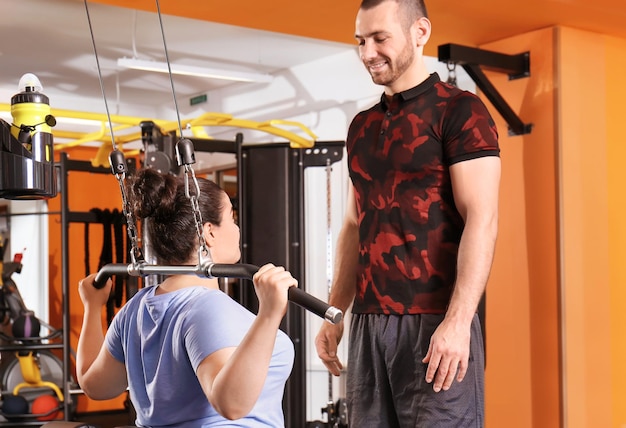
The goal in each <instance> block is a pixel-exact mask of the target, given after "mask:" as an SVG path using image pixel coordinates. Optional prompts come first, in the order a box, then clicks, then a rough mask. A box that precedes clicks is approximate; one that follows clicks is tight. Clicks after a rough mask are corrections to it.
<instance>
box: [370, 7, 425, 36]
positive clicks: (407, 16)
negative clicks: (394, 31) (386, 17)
mask: <svg viewBox="0 0 626 428" xmlns="http://www.w3.org/2000/svg"><path fill="white" fill-rule="evenodd" d="M386 1H394V2H396V3H398V6H399V10H400V13H401V14H402V15H401V16H400V18H401V19H402V23H403V26H404V28H405V30H408V28H409V27H410V26H411V25H412V24H413V23H414V22H415V21H417V20H418V19H419V18H422V17H424V18H428V11H427V10H426V3H425V2H424V0H362V1H361V7H360V9H363V10H367V9H372V8H374V7H376V6H378V5H380V4H382V3H384V2H386Z"/></svg>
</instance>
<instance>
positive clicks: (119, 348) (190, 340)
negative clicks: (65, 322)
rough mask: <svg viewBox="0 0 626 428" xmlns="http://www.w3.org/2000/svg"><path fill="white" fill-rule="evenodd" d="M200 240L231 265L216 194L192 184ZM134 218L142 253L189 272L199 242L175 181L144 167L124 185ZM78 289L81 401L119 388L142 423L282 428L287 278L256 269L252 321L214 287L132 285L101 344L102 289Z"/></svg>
mask: <svg viewBox="0 0 626 428" xmlns="http://www.w3.org/2000/svg"><path fill="white" fill-rule="evenodd" d="M198 182H199V186H200V197H199V200H198V204H199V207H200V211H201V214H202V219H203V223H204V224H203V237H204V240H205V241H206V244H207V246H208V248H209V251H210V253H211V259H212V261H213V262H215V263H236V262H237V261H238V260H239V258H240V255H241V254H240V249H239V228H238V226H237V225H236V223H235V220H234V216H233V208H232V205H231V203H230V199H229V198H228V196H227V195H226V193H225V192H224V191H223V190H222V189H220V188H219V187H218V186H217V185H216V184H215V183H213V182H211V181H209V180H205V179H198ZM129 197H130V200H131V201H132V203H133V209H134V212H135V215H136V216H137V218H140V219H148V220H149V221H148V231H147V234H148V238H149V240H150V245H151V247H150V248H151V250H152V251H153V253H154V255H155V256H156V258H157V262H158V263H159V264H162V265H183V264H184V265H196V264H197V263H198V260H197V257H198V247H199V242H198V236H197V231H196V226H195V221H194V216H193V212H192V210H191V204H190V202H189V199H188V198H187V197H186V196H185V188H184V182H183V179H182V178H181V177H175V176H172V175H169V174H160V173H158V172H156V171H154V170H152V169H143V170H140V171H138V173H137V176H136V177H134V179H133V180H132V181H131V183H129ZM93 280H94V275H90V276H88V277H87V278H85V279H83V280H82V281H81V282H80V284H79V292H80V296H81V300H82V301H83V304H84V307H85V313H84V317H83V325H82V331H81V334H80V338H79V341H78V351H77V358H76V366H77V377H78V382H79V384H80V386H81V388H82V389H83V390H84V392H85V394H87V396H89V397H90V398H93V399H96V400H105V399H110V398H113V397H116V396H118V395H119V394H121V393H122V392H124V391H125V390H126V388H127V387H128V389H129V391H130V397H131V400H132V403H133V405H134V407H135V409H136V411H137V420H136V424H137V425H138V426H142V427H143V426H145V427H160V426H168V427H194V428H197V427H214V426H220V427H224V426H230V427H233V426H237V427H268V426H269V427H277V426H284V416H283V412H282V397H283V392H284V386H285V382H286V380H287V378H288V377H289V374H290V372H291V368H292V366H293V359H294V349H293V344H292V342H291V341H290V339H289V337H287V335H286V334H284V333H283V332H282V331H280V330H279V325H280V322H281V320H282V318H283V316H284V315H285V313H286V310H287V291H288V288H289V287H291V286H294V285H297V281H296V280H295V279H294V278H293V277H292V276H291V274H290V273H289V272H287V271H285V269H284V268H282V267H276V266H273V265H272V264H267V265H265V266H263V267H261V268H260V269H259V271H258V272H257V273H256V274H255V275H254V278H253V282H254V286H255V291H256V294H257V296H258V299H259V310H258V314H257V315H256V316H255V315H253V314H252V313H251V312H249V311H248V310H247V309H245V308H244V307H242V306H241V305H239V304H238V303H236V302H235V301H234V300H232V299H231V298H230V297H229V296H228V295H226V294H224V293H223V292H221V291H220V289H219V286H218V282H217V279H215V278H212V279H208V278H199V277H197V276H195V275H172V276H169V277H167V278H166V279H165V280H164V281H163V282H162V283H160V284H159V285H157V286H153V287H145V288H143V289H141V290H140V291H139V292H138V293H137V294H135V296H133V298H132V299H130V300H129V301H128V302H127V303H126V305H125V306H124V307H123V308H122V309H120V311H119V313H118V314H117V315H116V316H115V318H114V319H113V321H112V323H111V325H110V327H109V329H108V331H107V332H106V336H105V335H104V333H103V331H102V321H101V311H102V306H104V305H105V304H106V302H107V300H108V298H109V293H110V289H111V281H108V282H107V285H106V286H105V287H104V288H102V289H100V290H98V289H96V288H94V287H93Z"/></svg>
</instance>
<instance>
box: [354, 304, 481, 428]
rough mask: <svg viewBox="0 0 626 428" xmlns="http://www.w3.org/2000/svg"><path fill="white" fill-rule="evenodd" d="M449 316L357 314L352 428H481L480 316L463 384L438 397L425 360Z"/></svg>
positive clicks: (473, 324) (472, 338) (473, 329)
mask: <svg viewBox="0 0 626 428" xmlns="http://www.w3.org/2000/svg"><path fill="white" fill-rule="evenodd" d="M443 317H444V315H443V314H442V315H433V314H421V315H379V314H353V316H352V320H351V326H350V338H349V348H348V354H349V356H348V377H347V397H346V399H347V403H348V418H349V424H350V427H351V428H370V427H371V428H374V427H375V428H395V427H402V428H417V427H419V428H451V427H462V428H482V427H483V425H484V390H485V388H484V368H485V358H484V348H483V338H482V333H481V329H480V321H479V319H478V316H477V315H476V316H474V320H473V321H472V331H471V342H470V358H469V367H468V370H467V374H466V375H465V378H464V379H463V381H462V382H460V383H459V382H457V381H456V380H455V381H454V383H453V384H452V386H451V387H450V389H449V390H448V391H443V390H442V391H440V392H437V393H436V392H434V391H433V386H432V383H430V384H428V383H426V381H425V376H426V368H427V367H428V365H427V364H424V363H422V359H423V358H424V356H425V355H426V352H427V351H428V346H429V343H430V337H431V336H432V334H433V332H434V331H435V329H436V328H437V326H438V325H439V323H440V322H441V321H442V320H443Z"/></svg>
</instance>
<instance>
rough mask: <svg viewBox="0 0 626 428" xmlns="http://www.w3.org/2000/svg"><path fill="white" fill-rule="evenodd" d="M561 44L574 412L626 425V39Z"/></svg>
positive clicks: (590, 37)
mask: <svg viewBox="0 0 626 428" xmlns="http://www.w3.org/2000/svg"><path fill="white" fill-rule="evenodd" d="M559 46H560V50H559V53H558V63H559V82H560V85H561V91H560V92H559V105H560V112H559V123H560V131H559V134H560V140H559V146H560V157H561V162H560V163H561V177H562V181H561V182H562V186H561V195H562V199H561V200H562V212H563V215H562V236H563V251H562V259H561V263H562V270H563V283H562V305H563V308H564V311H563V344H564V351H565V352H564V398H563V399H564V410H565V420H566V422H567V426H568V427H574V428H576V427H581V428H582V427H589V426H602V427H610V426H614V427H618V428H621V427H623V426H624V423H626V417H625V415H626V410H625V409H624V394H625V391H626V383H625V382H624V373H625V372H624V367H623V365H624V364H623V363H624V361H626V358H625V357H626V352H625V350H624V344H623V342H624V339H625V338H626V337H624V336H625V335H624V325H626V323H625V322H624V316H623V313H624V309H623V304H624V301H625V299H624V298H625V297H626V293H625V292H624V287H623V284H624V282H623V279H624V274H623V273H622V272H621V271H622V266H623V260H624V256H625V255H626V254H625V251H624V248H625V247H624V244H623V242H624V239H625V238H626V234H625V233H624V227H623V226H622V223H623V218H624V210H625V208H626V204H625V203H624V178H625V177H624V171H623V170H624V168H623V167H622V166H621V165H620V163H621V161H622V160H623V159H624V158H623V155H624V148H623V146H624V139H623V132H622V133H620V130H621V127H623V114H624V110H625V109H624V107H623V100H624V96H625V95H626V90H624V89H623V88H621V87H620V86H621V84H620V80H621V78H622V76H623V73H624V68H623V67H624V65H625V63H624V56H625V54H624V53H625V52H626V41H625V40H617V39H613V38H609V37H607V36H604V35H601V34H595V33H589V32H584V31H579V30H574V29H567V28H562V29H561V31H560V42H559ZM620 67H621V68H620Z"/></svg>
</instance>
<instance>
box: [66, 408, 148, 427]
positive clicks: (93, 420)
mask: <svg viewBox="0 0 626 428" xmlns="http://www.w3.org/2000/svg"><path fill="white" fill-rule="evenodd" d="M74 419H76V421H79V422H84V423H87V424H90V425H94V426H97V427H99V428H115V427H123V426H129V425H130V426H133V425H134V424H135V419H134V417H132V416H131V415H129V413H128V412H127V411H109V412H96V413H84V414H77V415H76V416H75V418H74Z"/></svg>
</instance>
